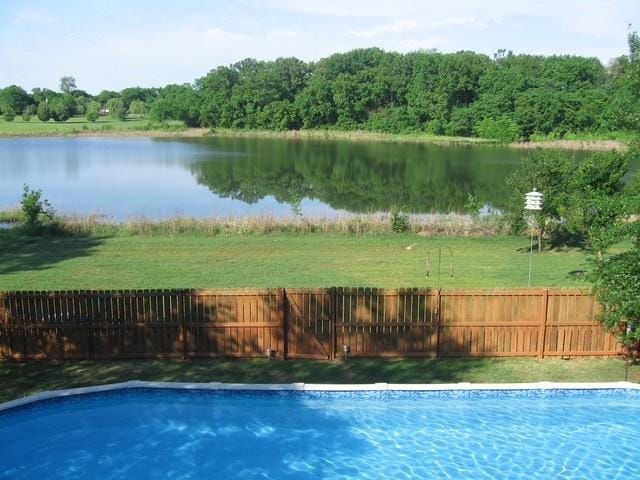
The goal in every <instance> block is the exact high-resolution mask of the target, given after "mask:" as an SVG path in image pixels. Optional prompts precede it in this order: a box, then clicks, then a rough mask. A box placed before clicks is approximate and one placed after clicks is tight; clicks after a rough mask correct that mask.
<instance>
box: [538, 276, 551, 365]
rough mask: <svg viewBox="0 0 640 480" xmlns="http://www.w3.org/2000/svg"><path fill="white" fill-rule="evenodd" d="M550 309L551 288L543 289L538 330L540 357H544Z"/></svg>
mask: <svg viewBox="0 0 640 480" xmlns="http://www.w3.org/2000/svg"><path fill="white" fill-rule="evenodd" d="M548 310H549V289H547V288H545V289H544V290H542V308H541V311H540V330H539V332H538V358H540V359H542V358H544V344H545V337H546V336H547V316H548Z"/></svg>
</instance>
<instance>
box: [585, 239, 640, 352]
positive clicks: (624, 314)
mask: <svg viewBox="0 0 640 480" xmlns="http://www.w3.org/2000/svg"><path fill="white" fill-rule="evenodd" d="M592 280H593V283H594V287H595V291H596V296H597V298H598V301H599V303H600V305H601V306H602V309H601V311H600V319H601V320H602V322H603V323H604V324H605V325H606V326H607V327H609V328H610V329H611V330H612V331H614V332H616V333H618V334H619V336H620V338H621V340H622V342H623V343H624V344H625V345H626V346H627V347H628V348H630V349H632V350H635V351H636V352H637V350H638V344H639V342H640V246H639V245H638V243H636V244H634V246H633V247H632V248H631V249H630V250H628V251H626V252H623V253H620V254H617V255H613V256H611V257H609V258H607V259H606V260H604V261H603V262H600V263H598V264H597V265H596V268H595V270H594V272H593V274H592Z"/></svg>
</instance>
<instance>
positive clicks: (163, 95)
mask: <svg viewBox="0 0 640 480" xmlns="http://www.w3.org/2000/svg"><path fill="white" fill-rule="evenodd" d="M149 118H150V119H151V120H152V121H154V122H159V123H161V122H166V121H167V120H181V121H183V122H184V123H185V125H187V126H189V127H196V126H198V125H199V120H200V101H199V98H198V95H197V93H196V92H195V91H194V89H193V87H191V85H169V86H167V87H164V88H162V89H160V93H159V95H158V98H157V99H156V100H155V101H154V102H153V104H152V105H151V108H150V109H149Z"/></svg>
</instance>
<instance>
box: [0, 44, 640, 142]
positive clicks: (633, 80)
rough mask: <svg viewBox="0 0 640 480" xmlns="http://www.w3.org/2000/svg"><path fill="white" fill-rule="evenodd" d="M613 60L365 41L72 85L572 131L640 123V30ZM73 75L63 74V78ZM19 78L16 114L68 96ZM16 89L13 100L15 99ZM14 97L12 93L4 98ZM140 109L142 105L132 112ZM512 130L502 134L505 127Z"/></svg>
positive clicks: (376, 123) (321, 117) (411, 121)
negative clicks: (144, 79) (390, 48)
mask: <svg viewBox="0 0 640 480" xmlns="http://www.w3.org/2000/svg"><path fill="white" fill-rule="evenodd" d="M628 43H629V54H628V55H626V56H620V57H618V58H616V59H614V60H613V61H612V62H611V63H610V64H609V66H608V67H607V68H605V67H604V66H603V65H602V63H601V62H600V61H599V60H598V59H596V58H586V57H577V56H567V55H562V56H546V57H545V56H541V55H514V54H513V53H512V52H510V51H506V50H499V51H498V52H497V53H496V54H495V55H494V56H493V58H490V57H488V56H486V55H482V54H477V53H473V52H467V51H461V52H457V53H448V54H442V53H438V52H436V51H417V52H411V53H407V54H400V53H395V52H385V51H383V50H381V49H378V48H363V49H356V50H352V51H350V52H346V53H339V54H334V55H330V56H329V57H327V58H323V59H321V60H319V61H318V62H311V63H306V62H303V61H301V60H298V59H296V58H278V59H276V60H273V61H259V60H256V59H252V58H247V59H244V60H242V61H240V62H237V63H234V64H232V65H229V66H220V67H217V68H214V69H213V70H211V71H210V72H209V73H207V74H206V75H205V76H203V77H202V78H199V79H197V80H196V81H195V82H194V84H193V85H168V86H166V87H164V88H160V89H156V88H142V87H131V88H125V89H124V90H122V91H121V92H120V93H118V92H112V91H106V90H105V91H102V92H100V93H99V94H98V95H97V96H96V97H95V98H93V97H91V96H90V95H88V94H87V93H86V92H83V91H81V90H78V89H76V88H75V81H74V80H73V78H72V77H66V80H68V81H65V82H64V85H62V84H61V88H62V90H64V91H65V92H66V95H72V96H73V97H74V98H75V99H76V104H75V107H74V111H75V112H76V113H78V114H84V112H85V110H86V104H87V102H88V101H90V100H91V99H95V100H96V101H98V102H99V103H100V104H101V105H102V106H103V107H105V106H106V105H107V103H108V102H109V101H110V100H112V99H115V98H119V99H120V100H121V101H122V103H123V107H124V110H125V111H129V110H130V109H131V106H132V105H135V108H134V110H139V109H140V108H139V107H140V105H141V104H140V103H139V102H143V103H144V104H145V105H146V106H147V108H148V109H149V110H150V113H151V114H152V115H151V116H152V118H154V119H156V120H159V121H162V120H169V119H175V120H182V121H184V122H186V123H187V124H188V125H189V126H204V127H226V128H266V129H298V128H338V129H367V130H374V131H384V132H415V131H425V132H429V133H433V134H440V135H463V136H471V135H480V136H487V137H489V138H493V139H496V140H499V141H511V140H515V139H524V140H528V139H530V138H531V137H532V136H536V135H547V136H550V137H556V138H562V137H563V136H565V135H567V134H570V133H580V132H588V133H598V134H602V133H607V132H611V131H637V130H638V125H640V39H638V35H637V34H636V33H635V32H632V33H630V34H629V36H628ZM63 79H64V77H63ZM17 89H19V87H15V86H12V87H7V88H6V89H4V90H1V91H0V110H1V109H2V105H3V98H5V97H8V96H10V95H9V94H8V93H7V91H10V92H13V96H14V97H16V100H15V101H14V100H11V101H9V103H12V102H13V103H19V105H13V107H12V108H13V110H14V111H15V112H21V111H22V110H23V108H24V106H25V104H30V103H33V104H34V105H35V104H40V103H41V102H47V101H48V102H54V103H56V104H57V103H59V101H58V100H56V99H57V98H59V97H64V95H62V94H60V93H56V92H52V91H51V90H47V89H34V90H33V91H32V96H31V97H30V96H29V95H28V94H26V92H24V91H23V90H22V91H20V90H21V89H20V90H17ZM12 98H13V97H12ZM4 103H7V101H4ZM132 111H133V110H132ZM501 130H502V131H501Z"/></svg>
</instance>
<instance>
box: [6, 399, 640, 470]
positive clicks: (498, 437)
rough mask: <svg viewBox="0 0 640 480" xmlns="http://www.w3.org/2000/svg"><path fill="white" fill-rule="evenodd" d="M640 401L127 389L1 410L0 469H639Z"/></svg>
mask: <svg viewBox="0 0 640 480" xmlns="http://www.w3.org/2000/svg"><path fill="white" fill-rule="evenodd" d="M639 400H640V392H638V391H632V390H603V391H553V392H539V391H520V392H486V391H476V392H357V393H349V392H346V393H339V392H324V393H323V392H316V393H311V392H252V393H247V392H221V391H214V392H207V391H171V390H147V389H136V390H120V391H114V392H109V393H101V394H91V395H81V396H76V397H66V398H59V399H55V400H49V401H43V402H37V403H34V404H31V405H28V406H25V407H21V408H16V409H11V410H7V411H5V412H3V413H0V435H2V438H3V439H5V444H4V446H3V448H2V449H1V450H0V478H12V479H21V478H23V479H31V478H33V479H36V478H37V479H40V478H48V479H56V478H105V479H106V478H123V477H127V478H134V477H135V478H137V479H145V478H176V479H190V478H198V479H203V478H216V479H225V478H242V479H265V478H272V479H315V478H322V479H325V478H326V479H353V478H357V479H413V478H449V479H467V478H469V479H471V478H473V479H485V478H486V479H537V478H539V479H548V478H566V479H580V478H588V479H591V480H597V479H615V478H623V477H624V478H629V477H628V476H629V472H637V471H639V469H640V458H639V456H638V455H637V453H636V450H635V449H636V447H637V445H639V444H640V401H639ZM8 439H10V441H9V440H8Z"/></svg>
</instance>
